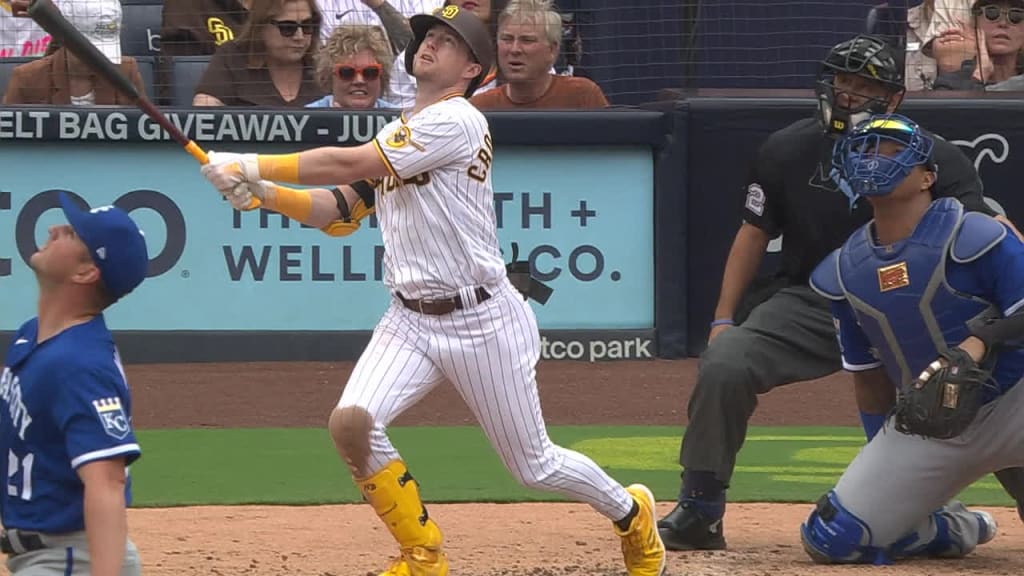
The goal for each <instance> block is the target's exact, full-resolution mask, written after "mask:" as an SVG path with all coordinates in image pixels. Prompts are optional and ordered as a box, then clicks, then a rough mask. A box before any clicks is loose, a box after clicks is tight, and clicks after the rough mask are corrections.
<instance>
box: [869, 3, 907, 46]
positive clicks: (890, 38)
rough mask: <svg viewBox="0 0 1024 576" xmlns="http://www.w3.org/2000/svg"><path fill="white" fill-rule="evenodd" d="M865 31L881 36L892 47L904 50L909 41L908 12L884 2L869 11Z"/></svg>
mask: <svg viewBox="0 0 1024 576" xmlns="http://www.w3.org/2000/svg"><path fill="white" fill-rule="evenodd" d="M864 31H865V32H867V33H868V34H874V35H876V36H881V37H882V38H884V39H885V41H886V42H888V43H889V44H890V45H891V46H893V47H895V48H903V47H904V46H905V44H906V40H907V10H906V8H900V7H896V6H890V5H889V3H888V2H883V3H881V4H879V5H877V6H873V7H872V8H871V10H868V16H867V18H866V20H865V22H864Z"/></svg>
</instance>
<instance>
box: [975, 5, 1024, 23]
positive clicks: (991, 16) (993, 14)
mask: <svg viewBox="0 0 1024 576" xmlns="http://www.w3.org/2000/svg"><path fill="white" fill-rule="evenodd" d="M1003 14H1006V21H1007V22H1009V23H1010V24H1020V23H1021V22H1024V8H1002V7H1000V6H995V5H992V4H989V5H988V6H981V7H978V8H975V9H974V15H975V16H976V17H977V16H982V15H984V16H985V19H986V20H988V21H989V22H997V21H998V20H999V17H1000V16H1002V15H1003Z"/></svg>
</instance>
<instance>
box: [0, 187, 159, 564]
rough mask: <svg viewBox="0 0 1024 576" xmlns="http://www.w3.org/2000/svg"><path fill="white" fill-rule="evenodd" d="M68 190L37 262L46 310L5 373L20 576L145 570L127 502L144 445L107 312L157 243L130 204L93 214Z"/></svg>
mask: <svg viewBox="0 0 1024 576" xmlns="http://www.w3.org/2000/svg"><path fill="white" fill-rule="evenodd" d="M59 194H60V204H61V207H62V208H63V210H64V215H65V216H66V217H67V220H68V222H69V224H67V225H59V226H52V227H51V228H50V230H49V238H48V240H47V242H46V244H45V245H44V246H43V247H42V248H41V249H39V251H37V252H36V253H35V254H33V255H32V257H31V259H30V261H29V264H30V266H31V267H32V269H33V271H35V274H36V278H37V279H38V282H39V302H38V310H39V315H38V316H37V317H36V318H33V319H31V320H29V321H28V322H26V323H25V324H24V325H22V326H21V328H20V329H19V330H18V332H17V333H16V334H15V336H14V341H13V342H12V343H11V345H10V348H9V349H8V352H7V358H6V360H5V362H6V364H5V366H4V368H3V373H2V378H0V404H2V406H0V468H2V469H5V470H7V488H6V490H2V493H0V520H2V522H3V528H4V530H3V533H2V535H0V548H2V550H3V552H4V553H5V554H7V568H8V570H10V572H11V574H13V575H14V576H20V575H25V576H28V575H31V576H51V575H52V576H67V575H80V574H82V575H84V574H91V575H92V576H116V575H121V576H129V575H137V574H140V573H141V563H140V561H139V555H138V551H137V550H136V548H135V545H134V544H132V542H131V541H130V540H129V539H128V527H127V514H126V511H125V509H126V507H127V506H128V504H130V502H131V481H130V478H129V473H128V465H129V464H131V463H132V462H133V461H135V460H136V459H137V458H138V457H139V456H140V454H141V452H140V449H139V444H138V442H137V441H136V440H135V435H134V433H133V431H132V425H131V399H130V396H129V394H128V385H127V382H126V380H125V375H124V370H123V368H122V366H121V361H120V358H119V356H118V352H117V348H116V346H115V345H114V341H113V338H112V337H111V334H110V332H109V331H108V330H107V326H106V324H105V322H104V319H103V311H104V310H105V309H106V308H107V307H108V306H110V305H111V304H113V303H115V302H116V301H118V300H119V299H120V298H121V297H123V296H124V295H126V294H128V293H129V292H131V291H132V290H134V289H135V288H136V287H137V286H138V285H139V284H140V283H141V282H142V280H143V279H144V278H145V276H146V269H147V267H148V264H149V257H148V255H147V250H146V242H145V238H144V236H143V234H142V232H141V231H140V230H139V228H138V227H137V226H136V225H135V223H134V222H133V221H132V219H131V218H130V217H129V216H128V214H127V213H126V212H124V211H123V210H121V209H119V208H115V207H112V206H104V207H101V208H94V209H92V210H90V211H88V212H86V211H83V210H82V209H80V208H78V207H77V206H76V205H75V204H74V203H72V200H71V199H70V198H69V197H68V196H67V195H65V194H64V193H63V192H60V193H59Z"/></svg>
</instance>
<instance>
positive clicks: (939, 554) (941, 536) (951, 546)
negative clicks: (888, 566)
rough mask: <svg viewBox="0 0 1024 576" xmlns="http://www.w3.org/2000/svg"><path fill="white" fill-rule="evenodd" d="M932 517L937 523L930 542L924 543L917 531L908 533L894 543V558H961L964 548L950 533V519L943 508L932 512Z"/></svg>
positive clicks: (892, 548) (892, 552)
mask: <svg viewBox="0 0 1024 576" xmlns="http://www.w3.org/2000/svg"><path fill="white" fill-rule="evenodd" d="M931 517H932V521H933V522H934V523H935V537H934V538H932V539H931V541H929V542H924V543H922V542H921V541H920V540H921V536H920V535H919V534H918V533H917V532H911V533H910V534H907V535H906V536H904V537H903V538H900V539H899V540H898V541H896V543H894V544H893V545H892V547H891V555H892V556H893V557H894V558H901V557H910V556H927V557H933V558H960V557H962V556H964V550H963V548H962V547H961V545H960V543H959V542H957V541H956V540H954V539H953V537H952V536H951V535H950V533H949V520H948V519H947V518H946V517H945V516H944V515H943V514H942V510H941V509H940V510H939V511H937V512H932V514H931Z"/></svg>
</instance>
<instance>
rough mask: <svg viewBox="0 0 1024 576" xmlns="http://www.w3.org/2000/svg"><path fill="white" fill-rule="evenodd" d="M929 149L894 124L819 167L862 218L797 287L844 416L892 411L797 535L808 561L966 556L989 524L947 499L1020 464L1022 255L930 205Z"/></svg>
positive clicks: (857, 137)
mask: <svg viewBox="0 0 1024 576" xmlns="http://www.w3.org/2000/svg"><path fill="white" fill-rule="evenodd" d="M933 145H934V141H933V140H932V138H931V137H930V136H928V135H927V134H925V133H923V132H922V131H921V130H920V128H919V127H918V126H917V125H916V124H914V123H913V122H911V121H910V120H909V119H907V118H904V117H902V116H897V115H881V116H873V117H871V118H869V119H868V120H866V121H864V122H863V123H861V124H859V125H858V126H857V127H856V128H855V129H854V130H853V131H852V132H851V133H850V134H849V135H848V136H846V137H844V138H843V139H842V140H840V141H839V142H837V144H836V148H835V152H834V156H833V163H834V165H835V166H836V168H837V169H839V170H840V171H841V173H842V174H843V176H844V177H845V178H846V180H847V181H848V183H849V184H850V186H851V188H852V189H853V192H854V193H855V194H857V195H859V196H863V197H865V199H866V200H867V201H868V202H870V203H871V205H872V207H873V209H874V220H872V221H871V222H870V223H868V224H867V225H865V226H863V227H861V228H860V229H858V230H857V231H856V232H854V233H853V235H852V236H850V238H849V239H848V240H847V241H846V242H845V243H844V244H843V246H842V247H841V248H839V249H837V250H836V251H834V252H832V253H831V254H830V255H829V256H828V257H826V258H825V259H824V261H822V262H821V264H819V265H818V266H817V268H816V269H815V270H814V272H813V273H812V275H811V286H812V288H814V290H815V291H817V292H818V293H820V294H822V295H823V296H825V297H826V298H828V299H830V300H831V301H832V310H833V315H834V319H835V324H836V329H837V331H838V335H839V345H840V349H841V353H842V361H843V366H844V368H845V369H846V370H849V371H851V372H852V373H853V377H854V383H855V386H856V395H857V401H858V404H860V405H862V406H864V405H866V406H873V407H875V408H877V409H879V412H886V411H887V409H891V410H890V411H889V412H890V414H889V417H888V419H887V421H886V423H885V425H884V426H883V428H882V430H881V431H880V432H878V433H877V434H876V435H875V436H874V437H873V438H872V439H871V441H870V442H868V444H867V445H866V446H865V447H864V448H863V449H862V450H861V452H860V453H859V454H858V455H857V457H856V458H855V459H854V460H853V462H851V463H850V466H849V467H848V468H847V469H846V471H845V472H844V473H843V475H842V477H841V478H840V479H839V482H838V483H837V484H836V486H835V488H833V489H832V490H830V491H829V492H828V493H827V494H825V495H824V496H823V497H822V498H821V499H820V500H819V501H818V503H817V505H816V507H815V509H814V510H813V511H812V512H811V514H810V516H809V518H808V519H807V521H806V523H804V524H803V525H802V526H801V538H802V541H803V544H804V549H805V550H806V551H807V553H808V554H809V555H810V556H811V558H812V559H813V560H814V561H816V562H821V563H875V564H885V563H889V562H891V561H893V560H895V559H898V558H906V557H913V556H934V557H953V558H955V557H962V556H964V555H966V554H969V553H970V552H971V551H972V550H974V548H975V547H976V546H977V545H979V544H984V543H986V542H988V541H989V540H991V539H992V538H993V537H994V536H995V533H996V524H995V521H994V520H993V518H992V516H991V515H989V514H988V513H986V512H980V511H970V510H967V509H966V508H965V507H964V506H963V505H962V504H960V503H959V502H956V501H951V499H952V498H954V497H956V495H957V494H958V493H959V492H960V491H961V490H963V489H964V488H965V487H967V486H968V485H970V484H971V483H973V482H974V481H976V480H978V479H979V478H981V477H982V476H984V475H985V474H988V473H990V472H993V471H995V470H999V469H1002V468H1006V467H1010V466H1019V465H1021V464H1024V426H1022V425H1021V421H1020V414H1022V413H1024V387H1022V386H1020V385H1017V383H1018V381H1020V380H1021V377H1022V376H1024V350H1021V349H1019V348H1016V347H1015V346H1016V342H1014V341H1015V340H1017V339H1020V337H1021V336H1022V335H1024V312H1022V311H1021V308H1022V307H1024V244H1022V243H1021V241H1020V240H1019V239H1018V238H1017V237H1016V236H1015V235H1014V234H1009V233H1007V231H1008V229H1007V228H1006V227H1005V226H1004V225H1003V224H1001V223H1000V222H998V221H996V220H994V219H993V218H991V217H989V216H986V215H984V214H980V213H965V212H964V209H963V206H962V205H961V204H960V203H959V202H958V201H957V200H955V199H952V198H940V199H938V200H934V201H933V200H932V195H931V186H932V184H933V183H934V182H935V177H936V171H937V170H938V169H941V167H938V166H936V165H935V164H934V162H933V160H932V147H933ZM1011 345H1012V346H1011Z"/></svg>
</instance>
